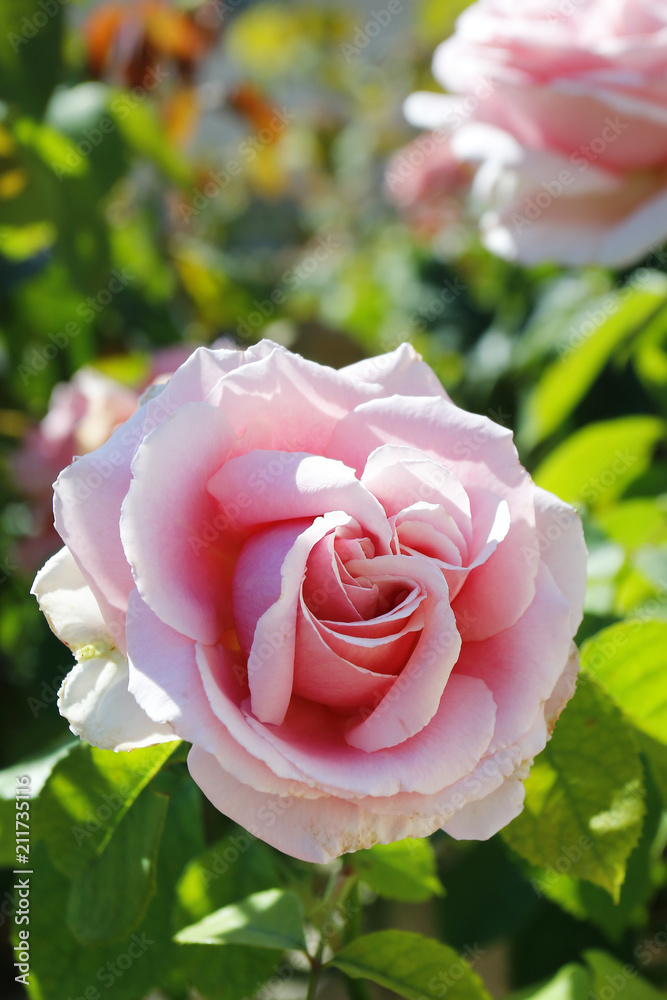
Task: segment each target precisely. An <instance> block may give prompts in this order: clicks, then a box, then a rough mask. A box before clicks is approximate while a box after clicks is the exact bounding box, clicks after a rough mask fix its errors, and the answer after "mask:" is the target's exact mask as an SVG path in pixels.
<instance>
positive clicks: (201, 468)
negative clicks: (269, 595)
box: [121, 403, 234, 643]
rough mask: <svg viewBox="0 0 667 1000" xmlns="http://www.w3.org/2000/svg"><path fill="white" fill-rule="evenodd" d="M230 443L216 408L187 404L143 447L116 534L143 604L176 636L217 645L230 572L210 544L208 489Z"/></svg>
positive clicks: (227, 615)
mask: <svg viewBox="0 0 667 1000" xmlns="http://www.w3.org/2000/svg"><path fill="white" fill-rule="evenodd" d="M233 440H234V435H233V432H232V430H231V428H230V426H229V423H228V421H227V419H226V417H225V415H224V414H223V413H221V412H220V410H217V409H215V408H214V407H212V406H207V405H206V404H204V403H189V404H185V405H183V406H181V407H179V409H178V410H177V411H176V412H175V413H174V415H173V416H172V417H171V418H170V419H169V420H167V421H165V422H164V423H163V424H161V425H160V426H159V427H157V428H156V429H155V430H154V431H151V433H150V434H149V435H148V436H147V437H146V438H145V439H144V440H143V441H142V443H141V445H140V446H139V448H138V449H137V453H136V455H135V457H134V460H133V462H132V472H133V474H134V480H133V482H132V484H131V486H130V489H129V491H128V494H127V497H126V499H125V500H124V502H123V508H122V514H121V536H122V539H123V546H124V548H125V552H126V555H127V558H128V560H129V562H130V564H131V566H132V572H133V575H134V578H135V580H136V584H137V589H138V590H139V593H140V595H141V597H142V599H143V600H144V601H145V602H146V604H148V606H149V607H151V608H152V609H153V611H155V613H156V614H157V615H158V617H160V618H161V619H162V621H164V622H166V623H167V624H169V625H170V626H171V627H172V628H174V629H176V630H177V631H178V632H182V633H183V634H184V635H187V636H189V637H190V638H191V639H195V640H200V641H202V642H208V643H211V642H215V641H216V639H217V638H218V636H219V635H220V632H221V630H222V629H223V628H224V627H227V622H228V621H229V620H231V567H230V566H229V565H226V564H225V563H226V561H227V562H229V554H228V553H227V551H226V546H225V545H224V543H223V541H221V540H220V539H216V540H215V541H214V543H213V544H209V543H208V542H207V541H206V540H205V539H206V538H207V535H206V533H205V529H206V526H207V525H214V524H215V523H216V515H217V514H218V513H219V510H218V505H217V503H216V502H215V500H214V498H213V497H212V496H211V495H210V494H209V493H208V491H207V489H206V483H207V482H208V480H209V479H210V477H211V476H212V475H213V473H214V472H215V471H216V470H217V469H218V468H219V467H220V465H221V464H222V463H223V462H224V460H225V457H226V455H227V453H228V451H229V449H230V447H231V443H232V441H233Z"/></svg>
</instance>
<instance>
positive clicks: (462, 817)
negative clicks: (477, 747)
mask: <svg viewBox="0 0 667 1000" xmlns="http://www.w3.org/2000/svg"><path fill="white" fill-rule="evenodd" d="M525 797H526V789H525V787H524V784H523V778H522V777H519V776H518V775H516V776H515V775H513V776H512V777H510V778H506V779H505V781H503V783H502V785H500V786H499V787H498V788H497V789H496V790H495V791H494V792H491V794H490V795H487V796H486V797H485V798H483V799H480V800H479V801H478V802H468V803H466V805H464V806H463V808H462V809H460V810H459V811H458V812H456V813H454V815H453V816H452V818H451V819H449V820H447V822H446V823H445V824H444V826H443V830H444V831H445V832H446V833H448V834H449V836H450V837H453V838H454V840H488V839H489V838H490V837H493V835H494V834H496V833H498V831H499V830H502V829H503V827H504V826H507V824H508V823H511V822H512V820H513V819H515V817H516V816H518V815H519V813H520V812H521V810H522V809H523V802H524V799H525Z"/></svg>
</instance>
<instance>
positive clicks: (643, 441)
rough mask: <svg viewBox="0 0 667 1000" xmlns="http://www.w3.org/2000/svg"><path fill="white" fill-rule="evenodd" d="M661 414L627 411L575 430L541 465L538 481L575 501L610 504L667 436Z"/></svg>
mask: <svg viewBox="0 0 667 1000" xmlns="http://www.w3.org/2000/svg"><path fill="white" fill-rule="evenodd" d="M665 429H666V427H665V424H664V423H663V421H662V420H658V419H657V418H655V417H623V418H622V419H619V420H609V421H605V422H604V423H598V424H591V425H590V426H589V427H584V428H583V429H582V430H580V431H577V432H576V433H575V434H572V435H571V436H570V437H569V438H568V439H567V440H566V441H564V442H563V444H561V445H559V446H558V447H557V448H555V449H554V451H552V452H551V454H550V455H549V456H548V458H546V459H545V460H544V461H543V462H542V463H541V464H540V465H539V467H538V468H537V470H536V471H535V482H536V483H537V484H538V485H539V486H542V487H543V488H544V489H545V490H550V491H551V492H552V493H556V494H558V496H560V497H562V499H563V500H567V502H568V503H573V504H587V505H588V506H589V507H596V506H601V507H602V506H604V505H605V504H609V503H610V502H611V501H612V500H615V499H617V498H618V497H619V496H621V495H622V494H623V493H624V491H625V490H626V489H627V488H628V486H629V485H630V484H631V483H632V482H634V481H635V480H636V479H638V478H639V477H640V476H641V475H642V474H643V473H644V472H645V471H646V469H647V468H648V466H649V463H650V461H651V456H652V454H653V450H654V448H655V446H656V444H657V443H658V441H660V440H661V439H663V438H664V436H665Z"/></svg>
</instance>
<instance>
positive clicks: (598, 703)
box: [503, 677, 644, 900]
mask: <svg viewBox="0 0 667 1000" xmlns="http://www.w3.org/2000/svg"><path fill="white" fill-rule="evenodd" d="M642 775H643V772H642V764H641V759H640V756H639V751H638V746H637V741H636V739H635V736H634V733H633V730H632V728H631V727H630V726H629V725H628V723H627V722H626V721H625V719H624V718H623V714H622V713H621V711H620V709H619V708H618V707H617V706H616V705H615V704H614V702H613V701H612V699H611V698H609V696H608V695H606V694H605V693H604V692H603V691H602V690H601V689H600V688H599V687H598V685H597V684H596V683H595V681H593V680H592V679H591V678H588V677H587V678H580V681H579V685H578V687H577V691H576V693H575V695H574V698H573V699H572V701H571V702H570V703H569V705H568V706H567V708H566V710H565V711H564V712H563V715H562V716H561V719H560V721H559V723H558V725H557V726H556V729H555V731H554V735H553V737H552V739H551V741H550V742H549V743H548V744H547V747H546V749H545V750H544V752H543V753H542V754H541V755H540V757H539V758H538V759H537V761H536V762H535V764H534V765H533V768H532V770H531V773H530V776H529V777H528V779H527V780H526V804H525V807H524V810H523V812H522V813H521V815H520V816H518V817H517V818H516V819H515V820H514V821H513V822H512V823H510V825H509V826H508V827H506V828H505V830H504V831H503V836H504V838H505V840H506V842H507V843H508V844H509V845H510V847H511V848H512V849H513V850H515V851H516V852H517V853H518V854H520V855H522V857H524V858H526V859H527V860H528V861H530V862H531V864H536V865H539V866H540V867H542V868H545V869H546V870H547V871H554V870H555V871H556V872H561V871H562V870H563V869H565V870H566V871H567V873H568V874H570V875H572V876H574V877H576V878H585V879H588V880H589V881H590V882H593V883H595V884H596V885H599V886H601V887H602V888H603V889H606V890H607V892H609V893H610V894H611V895H612V896H613V898H614V899H615V900H618V897H619V893H620V888H621V885H622V884H623V880H624V878H625V871H626V865H627V861H628V857H629V856H630V853H631V851H632V850H633V848H634V847H635V845H636V844H637V841H638V840H639V836H640V834H641V828H642V820H643V817H644V786H643V780H642Z"/></svg>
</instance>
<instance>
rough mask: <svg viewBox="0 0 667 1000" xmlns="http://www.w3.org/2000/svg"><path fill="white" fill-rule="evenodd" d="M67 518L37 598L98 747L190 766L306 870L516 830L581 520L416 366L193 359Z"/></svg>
mask: <svg viewBox="0 0 667 1000" xmlns="http://www.w3.org/2000/svg"><path fill="white" fill-rule="evenodd" d="M55 515H56V525H57V528H58V531H59V533H60V535H61V537H62V539H63V541H64V543H65V547H64V548H63V549H62V550H61V551H60V552H59V553H58V554H57V555H56V556H54V557H53V558H52V559H51V560H50V561H49V562H48V563H47V564H46V566H45V567H44V568H43V570H42V571H41V572H40V573H39V574H38V576H37V578H36V580H35V584H34V587H33V592H34V593H35V594H36V596H37V598H38V600H39V602H40V605H41V607H42V610H43V611H44V613H45V614H46V616H47V618H48V620H49V622H50V624H51V626H52V628H53V629H54V631H55V632H56V633H57V634H58V635H59V636H60V638H61V639H62V640H63V641H64V642H66V643H67V644H68V645H69V646H70V647H71V649H72V650H73V652H74V654H75V657H76V660H77V662H76V665H75V666H74V668H73V670H72V671H71V673H70V674H69V675H68V677H67V678H66V679H65V681H64V683H63V686H62V689H61V691H60V697H59V705H60V710H61V712H62V713H63V714H64V715H65V716H66V717H67V719H68V720H69V722H70V726H71V728H72V730H73V731H74V732H75V733H77V734H79V735H80V736H81V737H83V738H84V739H86V740H88V741H89V742H91V743H93V744H96V745H97V746H100V747H105V748H114V749H116V750H128V749H132V748H133V747H140V746H146V745H148V744H151V743H156V742H165V741H169V740H173V739H175V738H178V737H180V738H182V739H184V740H187V741H189V742H191V743H192V744H193V746H192V749H191V751H190V755H189V766H190V770H191V773H192V776H193V777H194V780H195V781H196V782H197V783H198V784H199V785H200V787H201V788H202V790H203V791H204V793H205V794H206V795H207V796H208V797H209V799H210V800H211V801H212V802H213V803H214V804H215V805H216V806H217V807H218V808H219V809H220V810H221V811H222V812H224V813H226V814H228V815H229V816H231V817H232V818H233V819H235V820H236V821H237V822H239V823H240V824H242V825H243V826H245V827H246V828H247V829H249V830H250V831H251V832H252V833H254V834H256V835H257V836H259V837H261V838H263V839H264V840H266V841H268V842H269V843H271V844H273V845H275V846H276V847H278V848H280V849H281V850H283V851H285V852H286V853H288V854H292V855H295V856H297V857H300V858H303V859H305V860H309V861H323V860H326V859H328V858H331V857H333V856H336V855H339V854H342V853H344V852H346V851H352V850H356V849H359V848H364V847H369V846H371V845H372V844H374V843H378V842H388V841H392V840H395V839H399V838H403V837H406V836H409V835H411V836H423V835H427V834H429V833H431V832H432V831H433V830H435V829H437V828H438V827H444V829H446V830H447V831H448V832H449V833H450V834H452V836H454V837H465V838H486V837H489V836H490V835H491V834H493V833H495V832H496V831H497V830H498V829H499V828H500V827H502V826H503V825H504V824H506V823H507V822H508V821H509V820H510V819H512V818H513V817H514V816H515V815H516V814H517V813H518V812H520V810H521V808H522V801H523V785H522V779H523V778H524V777H525V775H526V773H527V769H528V766H529V764H530V762H531V760H532V758H533V757H534V755H535V754H537V753H538V752H539V751H540V750H542V749H543V747H544V746H545V743H546V741H547V739H548V736H549V733H550V731H551V728H552V727H553V724H554V721H555V719H556V717H557V715H558V714H559V712H560V711H561V709H562V708H563V706H564V704H565V703H566V702H567V700H568V698H569V697H570V695H571V694H572V690H573V687H574V683H575V676H576V670H577V657H576V649H575V648H574V646H573V643H572V637H573V635H574V633H575V632H576V629H577V626H578V624H579V621H580V618H581V610H582V604H583V597H584V588H585V549H584V544H583V537H582V530H581V524H580V521H579V518H578V516H577V514H576V512H575V511H574V510H573V509H572V508H570V507H568V506H567V505H565V504H563V503H561V502H560V501H559V500H558V499H557V498H556V497H554V496H553V495H551V494H548V493H546V492H544V491H542V490H540V489H538V488H537V487H535V485H534V484H533V483H532V481H531V479H530V477H529V476H528V474H527V473H526V472H525V470H524V469H523V468H522V466H521V464H520V462H519V459H518V456H517V453H516V450H515V448H514V445H513V442H512V435H511V433H510V431H508V430H506V429H504V428H502V427H500V426H498V425H497V424H495V423H493V422H491V421H490V420H488V419H487V418H485V417H481V416H476V415H474V414H470V413H467V412H465V411H463V410H461V409H459V408H458V407H457V406H455V405H454V403H452V402H451V400H450V399H449V398H448V396H447V394H446V393H445V392H444V390H443V389H442V387H441V385H440V383H439V382H438V380H437V378H436V377H435V375H434V374H433V372H432V371H431V370H430V368H428V366H426V365H425V364H424V363H423V362H422V361H421V360H420V359H419V357H418V356H417V355H416V354H415V353H414V351H413V350H412V348H410V347H409V346H407V345H403V346H402V347H400V348H398V349H397V350H396V351H394V352H393V353H391V354H388V355H384V356H382V357H378V358H375V359H372V360H369V361H363V362H360V363H358V364H355V365H352V366H350V367H348V368H344V369H342V370H341V371H334V370H333V369H330V368H326V367H323V366H320V365H317V364H315V363H312V362H308V361H305V360H304V359H302V358H301V357H299V356H297V355H293V354H291V353H290V352H288V351H286V350H285V349H283V348H281V347H279V346H277V345H275V344H272V343H270V342H268V341H264V342H262V343H261V344H259V345H258V346H256V347H252V348H250V349H248V350H247V351H246V352H245V353H241V352H238V351H231V350H209V349H203V348H202V349H199V350H198V351H196V352H195V353H194V354H193V355H192V356H191V357H190V358H189V359H188V361H187V362H186V363H185V364H184V365H182V366H181V368H179V369H178V371H177V372H176V373H175V375H174V376H173V378H172V379H171V380H170V381H169V383H168V384H167V385H166V386H165V387H164V388H162V389H161V391H159V390H152V391H151V392H150V393H149V394H148V398H146V399H145V401H144V402H143V404H142V405H141V407H140V408H139V410H138V411H137V412H136V413H135V414H134V415H133V416H132V417H131V418H130V419H129V420H128V421H127V422H126V423H125V424H124V425H123V426H122V427H120V428H119V429H118V430H117V431H116V432H115V433H114V434H113V435H112V437H111V438H110V440H109V441H108V442H107V443H106V444H104V445H103V446H102V447H101V448H99V449H97V451H95V452H93V453H91V454H89V455H85V456H83V457H82V458H80V459H79V460H77V461H76V462H74V464H72V465H71V466H70V467H69V468H68V469H66V470H65V471H64V472H63V473H61V475H60V477H59V479H58V482H57V484H56V488H55Z"/></svg>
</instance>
